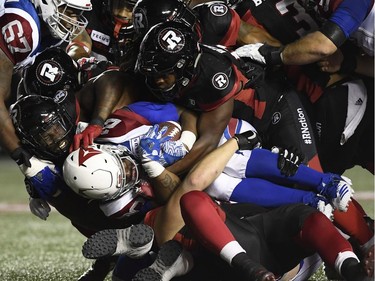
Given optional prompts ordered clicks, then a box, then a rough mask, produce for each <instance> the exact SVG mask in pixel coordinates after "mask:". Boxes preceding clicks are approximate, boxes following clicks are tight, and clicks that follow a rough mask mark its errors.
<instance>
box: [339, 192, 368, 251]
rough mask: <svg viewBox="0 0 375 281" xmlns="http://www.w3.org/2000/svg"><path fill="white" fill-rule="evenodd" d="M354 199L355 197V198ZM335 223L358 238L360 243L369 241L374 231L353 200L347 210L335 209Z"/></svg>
mask: <svg viewBox="0 0 375 281" xmlns="http://www.w3.org/2000/svg"><path fill="white" fill-rule="evenodd" d="M353 200H354V199H353ZM333 215H334V221H333V222H334V224H335V225H336V226H337V227H338V228H339V229H341V230H342V231H344V232H345V233H346V234H348V235H349V236H351V237H353V238H356V239H357V240H358V242H359V244H360V245H363V244H365V243H366V242H367V241H369V240H370V239H371V238H372V237H373V235H374V233H373V232H372V230H371V229H370V228H369V226H368V225H367V223H366V221H365V219H364V218H363V213H362V211H361V210H360V209H358V208H357V207H356V205H355V204H354V203H353V201H352V202H350V203H349V208H348V210H347V211H346V212H339V211H337V210H336V211H334V212H333Z"/></svg>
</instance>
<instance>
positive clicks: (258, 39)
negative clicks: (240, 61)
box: [237, 20, 281, 47]
mask: <svg viewBox="0 0 375 281" xmlns="http://www.w3.org/2000/svg"><path fill="white" fill-rule="evenodd" d="M254 43H267V44H268V45H271V46H275V47H277V46H280V45H281V43H280V42H279V41H278V40H277V39H275V38H274V37H272V36H271V35H270V34H269V33H268V32H267V31H265V30H264V29H261V28H259V27H256V26H255V25H252V24H249V23H247V22H244V21H242V20H241V26H240V29H239V31H238V36H237V44H238V45H239V46H242V45H246V44H254Z"/></svg>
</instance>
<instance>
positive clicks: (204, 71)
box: [178, 45, 237, 111]
mask: <svg viewBox="0 0 375 281" xmlns="http://www.w3.org/2000/svg"><path fill="white" fill-rule="evenodd" d="M202 48H204V52H203V53H202V55H201V57H200V59H199V62H198V65H197V74H196V77H195V78H194V81H193V82H191V83H192V85H191V86H188V87H187V88H186V89H185V90H184V91H183V92H182V94H181V98H180V99H179V101H178V103H180V104H184V105H185V106H187V107H188V108H190V109H192V110H197V111H211V110H214V109H216V108H218V107H219V106H220V105H222V104H223V103H225V102H226V101H228V100H229V99H230V98H232V97H233V96H234V95H235V94H236V93H237V73H236V69H235V66H234V65H233V63H232V61H231V59H230V58H229V57H228V56H230V55H229V53H227V52H223V50H222V49H220V48H216V47H214V46H207V45H204V46H203V45H202Z"/></svg>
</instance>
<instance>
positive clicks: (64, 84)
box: [23, 47, 81, 98]
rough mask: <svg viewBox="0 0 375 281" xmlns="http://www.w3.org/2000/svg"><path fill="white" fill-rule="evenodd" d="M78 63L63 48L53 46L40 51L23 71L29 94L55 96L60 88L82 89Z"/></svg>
mask: <svg viewBox="0 0 375 281" xmlns="http://www.w3.org/2000/svg"><path fill="white" fill-rule="evenodd" d="M79 73H80V72H79V66H78V64H77V63H76V62H75V61H74V60H73V59H72V58H71V57H70V56H69V55H68V54H67V53H66V52H65V51H64V50H63V49H61V48H58V47H52V48H49V49H46V50H45V51H43V52H42V53H40V54H39V55H38V56H37V57H36V59H35V61H34V63H33V64H32V65H31V66H30V67H28V68H26V69H25V70H24V72H23V86H24V88H25V92H26V94H27V95H43V96H48V97H52V98H53V97H54V96H55V94H56V93H57V92H58V91H60V90H65V91H70V92H75V91H77V90H79V89H80V87H81V85H80V83H79V75H80V74H79Z"/></svg>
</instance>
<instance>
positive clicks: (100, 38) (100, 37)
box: [91, 30, 111, 46]
mask: <svg viewBox="0 0 375 281" xmlns="http://www.w3.org/2000/svg"><path fill="white" fill-rule="evenodd" d="M91 39H92V40H94V41H96V42H99V43H102V44H103V45H106V46H109V42H110V41H111V37H110V36H109V35H107V34H104V33H101V32H99V31H97V30H93V31H92V32H91Z"/></svg>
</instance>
